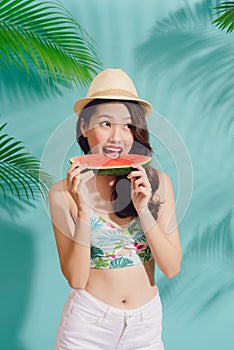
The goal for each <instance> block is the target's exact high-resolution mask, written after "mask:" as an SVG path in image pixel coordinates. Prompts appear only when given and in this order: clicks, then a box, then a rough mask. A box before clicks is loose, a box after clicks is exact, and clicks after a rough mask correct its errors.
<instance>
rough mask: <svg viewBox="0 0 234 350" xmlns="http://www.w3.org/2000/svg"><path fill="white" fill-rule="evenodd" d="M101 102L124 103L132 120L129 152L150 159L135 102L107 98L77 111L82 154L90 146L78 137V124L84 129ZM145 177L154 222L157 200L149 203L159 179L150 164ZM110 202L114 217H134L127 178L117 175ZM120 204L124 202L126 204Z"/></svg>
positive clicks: (140, 112)
mask: <svg viewBox="0 0 234 350" xmlns="http://www.w3.org/2000/svg"><path fill="white" fill-rule="evenodd" d="M103 103H122V104H124V105H125V106H126V107H127V109H128V111H129V113H130V115H131V119H132V126H131V129H132V132H133V135H134V142H133V145H132V148H131V150H130V152H129V153H132V154H142V155H146V156H152V154H153V150H152V147H151V146H150V143H149V132H148V127H147V124H146V120H145V117H144V109H143V108H142V106H141V105H140V104H139V103H137V102H136V101H130V100H127V101H126V100H107V99H96V100H93V101H91V102H90V103H88V104H87V105H86V106H85V107H84V109H83V110H82V111H81V113H80V116H79V118H78V120H77V124H76V140H77V142H78V143H79V145H80V147H81V149H82V150H83V152H84V153H85V154H87V153H89V151H90V147H89V144H88V141H87V138H86V137H84V136H83V135H82V132H81V129H80V121H81V119H82V118H83V120H84V124H85V127H87V126H88V125H89V122H90V119H91V117H92V115H93V113H94V112H95V109H96V106H97V105H99V104H103ZM145 170H146V174H147V176H148V179H149V182H150V184H151V188H152V196H151V199H150V201H149V203H148V207H149V210H150V212H151V213H152V215H153V217H154V218H155V220H157V216H158V210H159V207H160V204H161V203H163V202H160V200H158V201H156V202H155V200H152V198H153V196H154V194H155V192H156V191H157V189H158V187H159V176H158V171H157V170H156V169H154V168H152V167H151V166H150V165H148V166H146V167H145ZM111 200H112V201H113V209H114V212H115V214H116V215H117V216H119V217H121V218H126V217H129V216H137V215H138V214H137V211H136V209H135V207H134V205H133V203H132V200H131V181H130V180H129V179H127V175H122V176H118V177H117V178H116V181H115V184H114V186H113V192H112V196H111ZM124 203H127V204H126V205H125V204H124Z"/></svg>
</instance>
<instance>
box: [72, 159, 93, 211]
mask: <svg viewBox="0 0 234 350" xmlns="http://www.w3.org/2000/svg"><path fill="white" fill-rule="evenodd" d="M86 168H87V165H86V164H81V165H80V162H76V163H73V164H72V165H71V166H70V167H69V169H68V171H67V178H66V183H67V189H68V191H69V193H70V194H71V196H72V198H73V199H74V201H75V203H76V205H77V208H78V210H87V209H89V205H88V201H89V191H88V188H87V186H86V182H87V181H88V180H89V179H90V177H92V176H93V172H92V171H88V172H85V173H83V174H82V173H81V172H82V171H83V170H84V169H86ZM90 175H91V176H90Z"/></svg>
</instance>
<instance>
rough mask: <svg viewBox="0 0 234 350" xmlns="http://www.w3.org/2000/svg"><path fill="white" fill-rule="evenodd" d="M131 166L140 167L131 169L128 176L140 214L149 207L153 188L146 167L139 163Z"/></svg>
mask: <svg viewBox="0 0 234 350" xmlns="http://www.w3.org/2000/svg"><path fill="white" fill-rule="evenodd" d="M131 166H132V167H133V168H136V169H138V170H133V171H131V173H130V174H128V176H127V178H128V179H130V180H131V196H132V202H133V205H134V207H135V209H136V211H137V213H138V215H140V214H142V212H143V211H144V209H146V208H147V205H148V202H149V200H150V198H151V196H152V188H151V184H150V182H149V180H148V177H147V174H146V172H145V169H144V168H143V167H142V166H141V165H139V164H131Z"/></svg>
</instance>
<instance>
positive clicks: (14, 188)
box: [0, 123, 53, 204]
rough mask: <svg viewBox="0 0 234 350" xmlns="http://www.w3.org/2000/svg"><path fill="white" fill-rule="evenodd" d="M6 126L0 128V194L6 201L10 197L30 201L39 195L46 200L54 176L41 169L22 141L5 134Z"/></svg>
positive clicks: (38, 162)
mask: <svg viewBox="0 0 234 350" xmlns="http://www.w3.org/2000/svg"><path fill="white" fill-rule="evenodd" d="M6 125H7V123H5V124H3V125H1V126H0V192H2V194H3V196H4V199H5V201H6V200H7V198H8V197H9V196H10V195H11V196H12V197H17V198H18V199H20V200H25V199H27V201H30V200H31V199H35V194H39V193H40V194H41V195H42V196H43V198H44V200H46V198H47V192H48V189H49V187H50V186H51V185H52V184H53V178H52V176H51V175H49V174H48V173H47V172H46V171H44V170H42V169H41V164H40V161H39V160H38V159H36V158H35V157H33V156H32V155H31V154H30V153H29V152H27V150H26V148H25V147H24V146H23V144H22V142H21V141H16V140H15V139H14V138H13V137H10V136H9V135H8V134H5V133H4V132H3V129H4V128H5V126H6ZM2 204H4V203H2Z"/></svg>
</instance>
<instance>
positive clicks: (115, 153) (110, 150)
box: [102, 146, 123, 158]
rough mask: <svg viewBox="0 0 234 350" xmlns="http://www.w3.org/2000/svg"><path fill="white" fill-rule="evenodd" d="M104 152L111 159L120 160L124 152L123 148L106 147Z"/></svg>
mask: <svg viewBox="0 0 234 350" xmlns="http://www.w3.org/2000/svg"><path fill="white" fill-rule="evenodd" d="M102 150H103V153H104V154H105V155H106V156H107V157H109V158H118V157H119V156H120V153H121V152H122V151H123V149H122V147H119V146H104V147H103V149H102Z"/></svg>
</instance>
